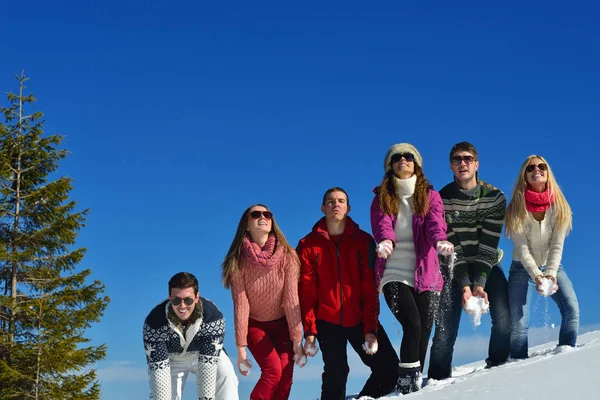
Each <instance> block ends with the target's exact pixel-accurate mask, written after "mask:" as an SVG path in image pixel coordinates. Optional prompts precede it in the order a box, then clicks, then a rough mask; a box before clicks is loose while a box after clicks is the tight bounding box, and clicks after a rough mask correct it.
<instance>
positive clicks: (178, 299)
mask: <svg viewBox="0 0 600 400" xmlns="http://www.w3.org/2000/svg"><path fill="white" fill-rule="evenodd" d="M170 301H171V304H173V305H174V306H178V305H180V304H181V302H182V301H183V302H184V304H185V305H186V306H191V305H192V304H194V298H193V297H186V298H185V299H182V298H181V297H173V298H171V300H170Z"/></svg>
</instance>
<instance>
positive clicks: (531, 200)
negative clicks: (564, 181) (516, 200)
mask: <svg viewBox="0 0 600 400" xmlns="http://www.w3.org/2000/svg"><path fill="white" fill-rule="evenodd" d="M552 203H554V196H553V195H552V194H551V193H550V191H549V190H548V188H546V190H545V191H543V192H534V191H533V190H531V189H529V188H528V187H527V188H525V207H526V208H527V211H529V212H543V211H546V210H547V209H548V208H550V206H551V205H552Z"/></svg>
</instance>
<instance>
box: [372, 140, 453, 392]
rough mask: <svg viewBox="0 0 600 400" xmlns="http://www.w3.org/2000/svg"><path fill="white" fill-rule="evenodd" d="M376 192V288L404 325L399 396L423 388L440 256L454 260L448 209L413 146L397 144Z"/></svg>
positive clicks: (439, 278)
mask: <svg viewBox="0 0 600 400" xmlns="http://www.w3.org/2000/svg"><path fill="white" fill-rule="evenodd" d="M383 166H384V170H385V175H384V176H383V180H382V181H381V185H380V186H378V187H376V188H375V189H374V193H375V198H374V199H373V203H372V205H371V227H372V230H373V236H374V237H375V240H376V241H377V243H379V245H378V247H377V249H378V250H377V255H378V259H377V261H376V264H375V275H376V283H377V285H378V287H379V289H380V290H381V291H382V292H383V294H384V296H385V300H386V302H387V304H388V306H389V307H390V310H391V311H392V313H393V314H394V316H395V317H396V319H397V320H398V321H399V322H400V324H402V331H403V335H402V344H401V346H400V364H399V378H398V386H397V391H399V392H401V393H402V394H407V393H411V392H414V391H417V390H419V389H420V388H421V371H422V369H423V364H424V362H425V355H426V353H427V345H428V343H429V336H430V334H431V328H432V325H433V316H434V313H435V310H436V309H437V304H438V302H439V297H440V291H441V290H442V287H443V283H444V280H443V278H442V274H441V271H440V265H439V260H438V251H439V252H440V253H441V254H444V255H447V256H449V255H451V254H452V253H453V252H454V246H453V245H452V244H451V243H450V242H448V240H447V237H446V221H445V219H444V205H443V203H442V199H441V198H440V195H439V193H438V192H436V191H435V190H433V188H432V186H431V185H430V184H429V182H428V181H427V179H426V178H425V175H424V174H423V168H422V167H423V159H422V158H421V154H419V152H418V151H417V149H416V148H415V147H414V146H413V145H411V144H408V143H399V144H395V145H393V146H392V147H391V148H390V149H389V150H388V152H387V154H386V156H385V159H384V165H383Z"/></svg>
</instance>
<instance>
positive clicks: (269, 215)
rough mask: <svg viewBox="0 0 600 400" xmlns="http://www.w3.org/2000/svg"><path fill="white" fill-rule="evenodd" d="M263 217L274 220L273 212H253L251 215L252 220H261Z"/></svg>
mask: <svg viewBox="0 0 600 400" xmlns="http://www.w3.org/2000/svg"><path fill="white" fill-rule="evenodd" d="M261 215H262V216H263V217H265V219H271V218H273V213H272V212H271V211H252V212H251V213H250V216H251V217H252V219H259V218H260V216H261Z"/></svg>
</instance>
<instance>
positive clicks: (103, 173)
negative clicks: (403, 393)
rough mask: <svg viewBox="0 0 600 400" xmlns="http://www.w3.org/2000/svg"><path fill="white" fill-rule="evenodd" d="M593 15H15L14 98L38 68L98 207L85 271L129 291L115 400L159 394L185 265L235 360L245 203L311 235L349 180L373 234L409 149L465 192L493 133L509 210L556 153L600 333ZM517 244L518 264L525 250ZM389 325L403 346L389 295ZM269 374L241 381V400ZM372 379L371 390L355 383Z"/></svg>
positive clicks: (407, 10)
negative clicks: (154, 333) (150, 330)
mask: <svg viewBox="0 0 600 400" xmlns="http://www.w3.org/2000/svg"><path fill="white" fill-rule="evenodd" d="M592 3H593V2H589V1H585V2H583V1H572V2H569V3H568V4H567V3H565V2H545V3H539V4H538V3H533V2H530V1H520V2H500V3H494V4H490V3H489V2H481V1H463V2H460V3H459V4H457V3H455V2H452V4H449V3H448V2H444V1H428V2H402V4H399V3H398V2H377V3H370V4H369V5H366V3H364V2H348V1H346V2H337V3H334V2H328V4H323V2H319V3H317V2H301V3H300V2H296V3H294V4H283V3H282V2H245V3H238V2H206V1H205V2H191V1H190V2H183V1H180V2H174V1H171V2H168V1H158V0H156V1H144V2H142V1H136V0H124V1H119V2H116V1H113V0H106V1H101V2H100V1H86V2H80V1H53V2H42V1H22V2H18V3H16V2H12V3H9V4H6V5H4V7H3V9H2V12H0V37H2V38H4V40H3V42H4V43H3V46H2V53H1V55H0V60H1V61H0V90H2V92H7V91H10V90H13V91H16V90H17V89H18V87H17V86H16V84H17V82H16V80H15V79H14V78H13V73H18V72H20V71H21V70H25V73H26V74H27V75H28V76H30V77H31V81H29V87H30V88H31V89H32V91H33V92H34V93H35V94H36V96H37V97H38V98H39V102H38V103H37V104H36V110H41V111H44V112H45V118H46V120H47V122H46V125H45V129H46V131H47V132H49V133H62V134H65V135H66V140H65V142H64V145H65V147H66V148H67V149H69V150H70V151H71V152H72V155H71V156H70V157H69V158H68V159H67V160H65V161H64V162H63V163H62V166H61V170H60V172H61V174H63V175H68V176H71V177H73V178H74V179H75V182H74V186H75V189H74V190H73V192H72V198H73V199H75V200H77V201H78V202H79V205H80V207H81V208H88V207H89V208H90V209H91V214H90V216H89V219H88V226H87V228H85V229H84V230H83V231H82V232H81V234H80V237H79V240H78V243H79V245H81V246H84V247H87V248H88V250H89V251H88V254H87V256H86V257H85V259H84V261H83V262H82V267H86V268H92V270H93V271H94V273H93V277H94V278H96V279H100V280H102V281H103V282H104V284H105V285H106V293H107V294H108V295H109V296H110V297H111V298H112V302H111V304H110V306H109V308H108V310H107V312H106V315H105V317H104V318H103V319H102V322H101V323H100V324H97V325H96V326H94V327H93V328H92V329H90V330H89V332H88V335H89V336H90V337H91V338H93V341H94V342H95V343H106V344H107V345H108V349H109V350H108V357H107V359H106V360H105V361H104V362H102V363H99V364H98V368H99V373H100V376H101V378H102V382H103V392H104V398H105V399H111V400H112V399H132V400H136V399H142V398H147V395H148V385H147V378H146V375H145V359H144V353H143V347H142V340H141V328H142V323H143V320H144V318H145V316H146V314H147V313H148V312H149V311H150V309H151V308H152V307H153V306H154V305H155V304H156V303H158V302H159V301H161V300H162V299H163V298H164V297H165V296H166V295H167V287H166V284H167V281H168V279H169V278H170V277H171V276H172V275H173V274H174V273H176V272H179V271H183V270H185V271H190V272H192V273H194V274H196V275H197V276H198V277H199V279H200V290H201V294H202V295H203V296H206V297H208V298H210V299H212V300H214V301H215V302H216V303H217V304H218V305H219V307H220V308H221V310H222V311H223V313H224V314H225V317H226V319H227V321H228V329H229V330H228V333H227V338H226V348H227V349H228V350H229V352H230V354H234V355H235V350H234V339H233V319H232V313H233V310H232V301H231V296H230V293H229V292H228V291H226V290H224V289H223V288H222V287H221V285H220V280H219V279H220V278H219V275H220V274H219V265H220V263H221V261H222V259H223V257H224V256H225V253H226V251H227V249H228V247H229V245H230V243H231V240H232V238H233V234H234V232H235V229H236V226H237V225H236V224H237V222H238V220H239V217H240V215H241V213H242V211H243V210H244V209H245V208H246V207H247V206H249V205H251V204H253V203H257V202H260V203H265V204H267V205H268V206H269V207H270V208H271V209H272V211H273V212H274V214H275V216H276V219H277V222H278V223H279V224H280V226H281V227H282V229H283V231H284V233H285V234H286V236H287V238H288V240H289V241H290V242H291V243H297V241H298V240H299V239H300V238H301V237H302V236H304V235H305V234H306V233H308V232H309V231H310V229H311V227H312V225H313V224H314V222H316V220H318V219H319V218H320V216H321V214H320V209H319V206H320V200H321V197H322V195H323V192H324V191H325V190H326V189H327V188H329V187H331V186H342V187H344V188H345V189H346V190H347V191H348V192H349V194H350V204H351V206H352V211H351V216H352V217H353V218H354V219H355V220H356V221H357V222H358V223H359V224H360V225H361V227H362V228H363V229H365V230H367V231H369V232H370V223H369V214H368V210H369V205H370V202H371V200H372V193H371V190H372V189H373V187H375V186H376V185H377V184H378V183H379V181H380V180H381V177H382V174H383V167H382V164H383V158H384V156H385V152H386V151H387V149H388V148H389V147H390V146H391V145H392V144H394V143H399V142H410V143H412V144H414V145H415V146H416V147H417V148H418V149H419V151H420V152H421V155H422V156H423V167H424V171H425V173H426V175H427V177H428V179H429V180H430V182H431V183H432V184H433V185H434V187H436V188H437V189H439V188H441V187H442V186H444V185H445V184H446V183H448V182H449V181H450V180H451V179H452V174H451V171H450V169H449V164H448V152H449V150H450V148H451V146H452V145H453V144H454V143H456V142H459V141H463V140H467V141H470V142H472V143H473V144H474V145H475V146H476V147H477V149H478V151H479V154H480V164H481V166H480V177H481V178H482V179H484V180H487V181H488V182H490V183H492V184H493V185H495V186H498V187H499V188H501V189H502V190H504V192H505V193H506V195H507V197H510V194H511V191H512V187H513V184H514V181H515V179H516V175H517V173H518V170H519V167H520V165H521V163H522V161H523V160H524V159H525V157H526V156H528V155H529V154H532V153H539V154H541V155H543V156H544V157H546V158H547V159H548V160H549V162H550V164H551V166H552V167H553V169H554V170H555V173H556V176H557V179H558V182H559V184H560V185H561V187H562V188H563V190H564V193H565V195H566V197H567V199H568V201H569V202H570V204H571V206H572V208H573V212H574V230H573V233H572V234H571V235H570V236H569V237H568V238H567V241H566V245H565V252H564V256H563V264H564V265H565V268H566V270H567V272H568V273H569V275H570V277H571V279H572V280H573V282H574V285H575V289H576V291H577V295H578V297H579V303H580V308H581V324H582V329H592V327H597V326H598V325H597V324H599V323H600V313H599V312H598V311H597V309H596V304H597V303H598V293H597V289H596V287H597V285H596V283H595V279H594V277H595V276H596V274H595V272H596V265H595V264H596V259H597V256H596V255H595V251H594V250H593V249H594V247H595V246H596V239H595V236H596V232H597V229H598V226H599V225H600V217H599V214H598V211H597V210H596V209H595V206H594V205H595V203H596V201H595V200H596V199H595V197H597V196H598V194H599V192H598V189H597V185H595V183H594V179H595V178H596V176H595V175H596V167H597V166H596V163H595V160H597V156H598V155H597V146H596V145H594V144H595V143H597V139H593V138H594V137H595V136H597V135H598V133H599V131H600V112H599V110H600V50H599V47H598V43H600V28H599V25H598V24H597V19H596V16H597V15H598V12H599V11H600V6H598V5H595V4H592ZM3 104H5V103H3ZM501 247H502V248H503V249H504V250H505V252H506V254H507V256H508V257H507V258H510V254H511V251H512V245H511V244H510V243H509V242H507V241H506V240H504V239H503V240H502V242H501ZM508 265H509V264H508V260H506V261H505V262H504V267H505V270H506V271H507V268H508ZM545 310H546V306H545V303H544V301H541V302H540V303H539V304H538V307H537V312H536V313H535V318H534V320H533V323H534V324H535V325H536V326H542V325H544V324H545V320H547V321H548V322H547V323H548V324H552V323H554V324H556V325H558V324H559V323H560V318H559V316H558V313H557V311H556V306H555V305H554V303H552V302H550V304H549V305H548V313H547V317H546V312H545ZM487 318H488V319H487V320H485V321H484V323H483V324H482V325H481V326H480V327H479V328H477V329H476V330H475V329H474V328H473V326H472V325H471V324H470V323H469V321H468V320H466V319H464V320H463V323H462V327H461V331H460V340H461V341H462V342H461V343H463V344H465V345H466V346H463V347H464V348H463V347H460V346H459V347H458V348H460V349H462V350H461V351H458V350H457V353H456V357H455V359H456V361H457V362H465V361H472V360H475V359H481V358H483V357H482V354H484V352H485V350H484V349H485V340H481V338H482V336H485V335H487V332H489V317H487ZM382 322H383V324H384V326H385V327H386V328H387V329H388V331H390V334H391V336H392V339H393V340H394V341H395V343H398V342H399V340H400V337H401V336H400V331H401V328H400V327H399V324H398V323H397V322H395V321H394V320H393V318H392V317H391V314H390V313H389V310H388V309H387V307H386V305H385V303H383V304H382ZM540 332H541V333H540V335H541V336H542V337H548V335H550V334H552V333H553V332H552V330H551V329H550V330H543V329H542V331H540ZM544 335H546V336H544ZM475 344H478V346H476V345H475ZM353 360H354V361H353V362H352V365H354V364H356V359H355V358H354V359H353ZM356 371H358V372H355V373H356V374H358V375H360V371H361V369H360V368H358V367H357V368H356ZM257 377H258V371H253V373H252V375H251V376H250V377H248V378H244V379H242V381H241V382H242V383H241V386H240V393H241V398H248V394H249V391H250V390H251V388H252V386H253V384H254V382H255V381H256V379H257ZM297 378H298V380H297V382H301V384H299V383H296V384H295V385H294V387H293V389H292V396H291V398H292V399H306V398H314V397H317V396H318V394H319V385H320V378H319V363H318V362H312V366H311V365H310V364H309V366H307V369H306V370H302V371H298V370H297ZM363 381H364V378H362V377H360V379H358V378H357V379H353V380H351V382H350V383H349V386H348V388H349V392H351V391H356V390H358V389H359V388H360V385H361V384H362V382H363ZM193 392H194V387H193V386H192V385H190V387H188V390H187V394H186V398H187V399H191V398H193Z"/></svg>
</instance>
